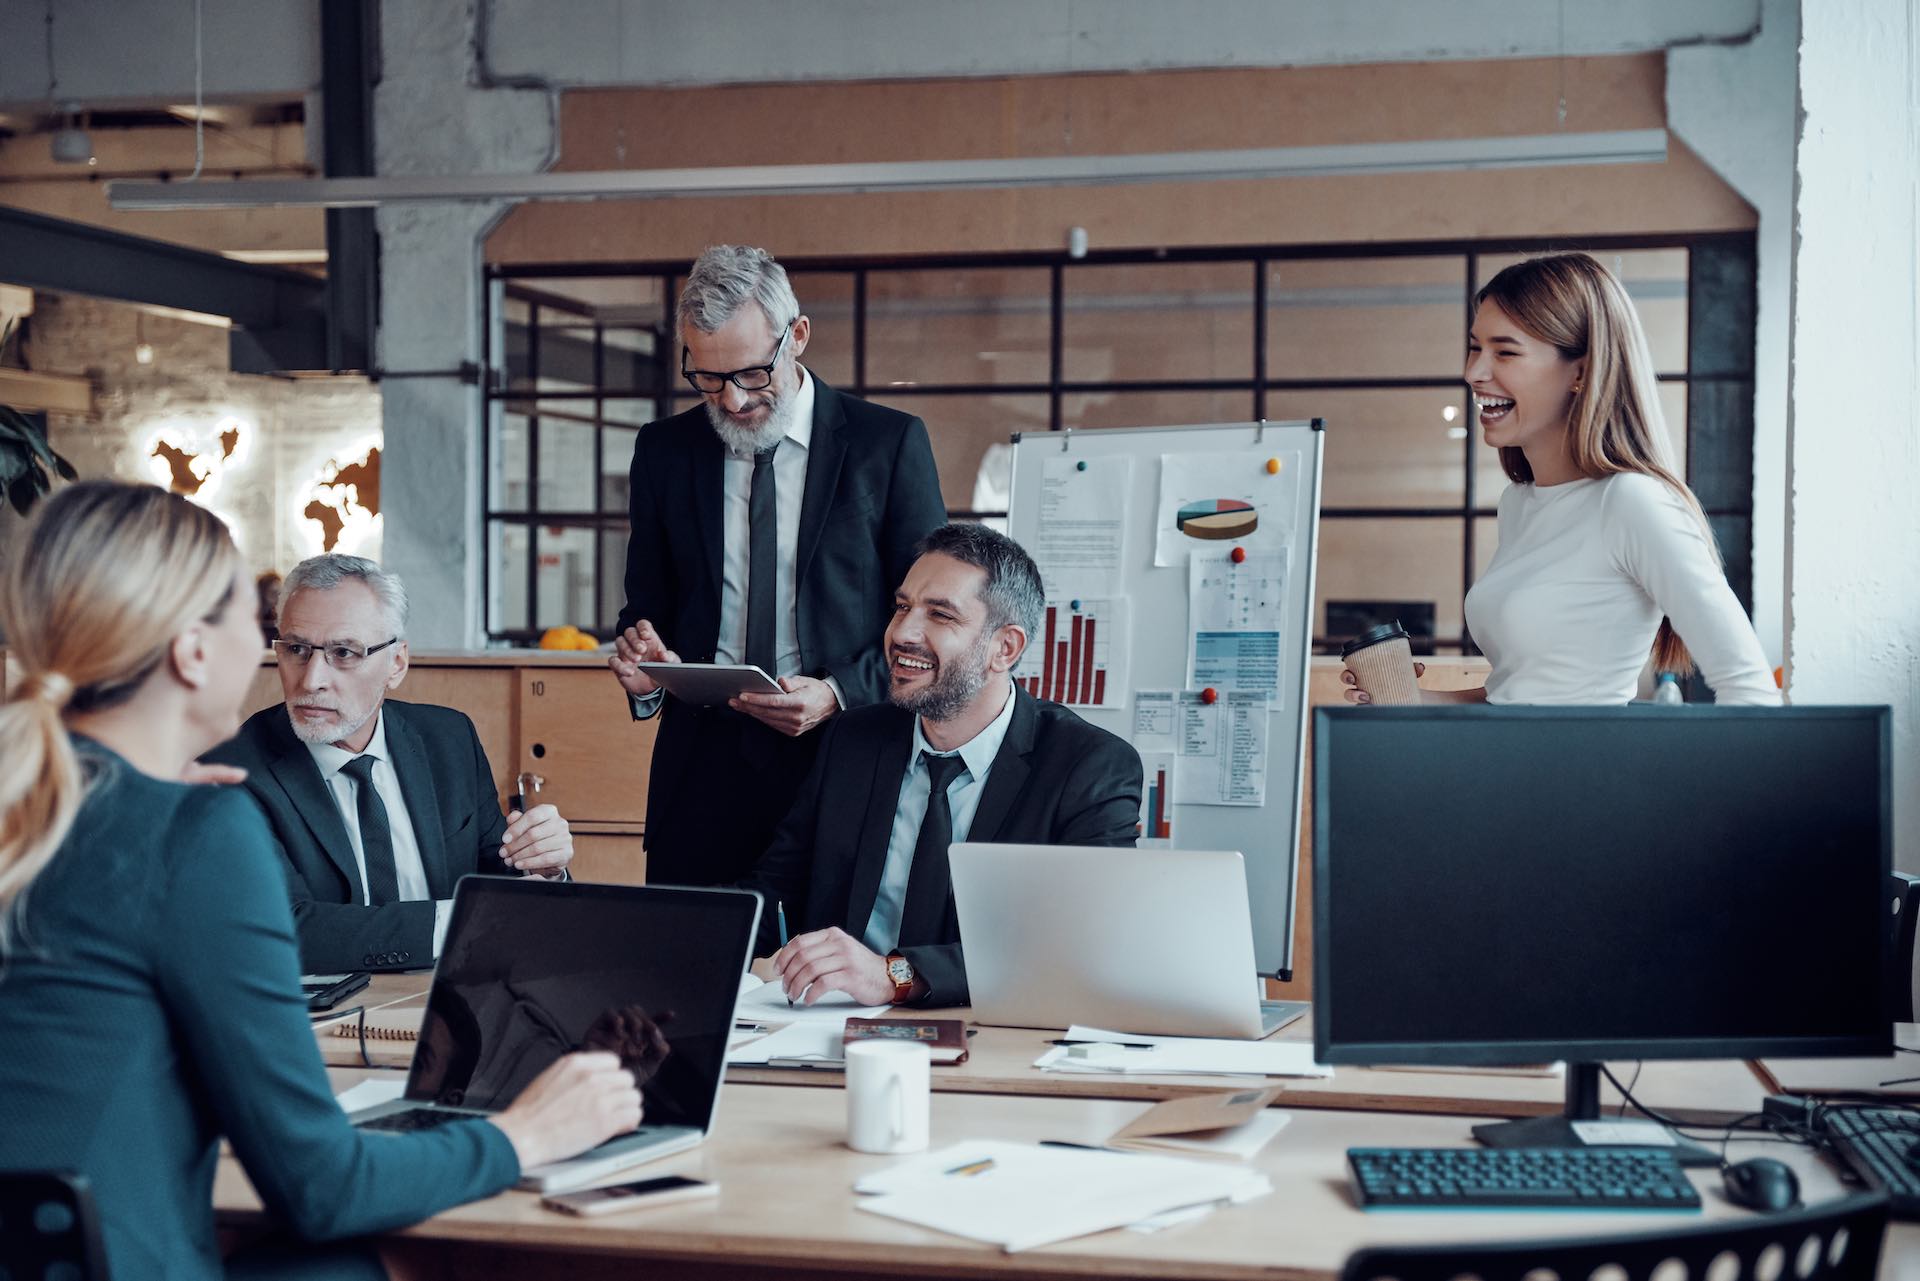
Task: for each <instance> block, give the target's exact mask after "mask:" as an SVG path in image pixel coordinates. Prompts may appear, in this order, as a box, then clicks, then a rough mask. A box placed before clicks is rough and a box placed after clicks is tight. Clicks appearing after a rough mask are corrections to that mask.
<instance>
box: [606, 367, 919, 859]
mask: <svg viewBox="0 0 1920 1281" xmlns="http://www.w3.org/2000/svg"><path fill="white" fill-rule="evenodd" d="M811 376H812V375H811V374H809V377H811ZM725 459H726V451H725V448H724V446H722V445H721V443H720V438H719V437H718V436H716V435H715V434H714V430H713V427H712V425H711V424H710V423H709V422H708V420H707V415H706V409H705V407H704V406H701V405H696V406H694V407H693V408H692V409H689V410H687V411H686V412H685V413H682V414H679V415H676V416H675V417H672V418H668V419H664V420H662V421H660V422H655V423H649V424H648V425H647V426H646V427H645V428H643V429H641V432H640V435H639V438H638V440H637V441H636V442H635V444H634V450H633V470H632V477H631V479H632V487H631V504H632V507H631V512H630V515H631V517H632V533H631V536H630V537H629V539H628V542H627V581H626V587H627V602H626V606H625V608H624V609H622V610H621V611H620V622H619V626H620V628H621V629H622V630H624V629H625V628H627V627H629V626H631V625H632V624H633V623H634V622H635V621H636V620H638V619H642V618H645V619H649V620H651V621H652V623H653V625H654V627H655V628H656V629H657V630H658V631H659V633H660V636H661V639H662V640H664V641H665V642H666V645H667V647H668V648H669V649H671V650H673V651H674V652H676V653H678V654H679V655H680V657H681V658H683V659H685V660H686V661H688V662H711V661H712V660H713V655H714V651H715V649H717V648H718V645H719V637H720V575H721V558H722V554H723V551H724V533H723V504H724V481H723V469H724V464H725ZM945 520H946V507H945V505H944V503H943V501H942V499H941V496H940V480H939V477H938V475H937V474H936V473H935V471H934V465H933V450H932V447H931V445H930V444H929V443H928V440H927V429H926V425H925V424H924V423H922V422H921V421H920V420H919V419H918V418H915V417H913V416H911V415H909V414H903V413H900V412H899V411H897V410H893V409H887V408H885V407H883V406H880V405H874V404H869V403H868V402H866V401H864V400H859V399H856V398H855V397H852V396H846V395H842V394H841V393H840V392H837V391H835V390H834V389H833V388H831V387H829V386H827V385H826V384H825V383H824V382H821V381H820V380H819V379H818V378H815V379H814V406H813V436H812V440H811V443H810V444H809V446H808V452H807V484H806V492H805V495H804V497H803V498H802V499H801V503H800V533H799V542H798V546H797V555H796V566H795V569H796V573H795V579H794V581H795V592H796V597H797V608H796V614H797V616H798V624H799V641H800V657H801V669H802V671H803V673H804V674H806V675H809V676H816V677H823V678H824V677H827V676H832V677H833V678H834V679H835V680H836V681H838V682H839V685H840V690H841V693H842V694H843V695H844V696H845V698H846V702H847V706H849V707H858V706H861V705H863V704H867V703H873V702H877V701H879V700H881V699H883V698H885V697H886V693H887V672H886V660H885V658H884V657H883V656H882V654H881V652H880V646H881V638H882V636H883V634H884V633H885V631H886V628H887V623H888V621H889V619H890V618H891V616H892V610H893V593H894V589H895V588H897V587H899V585H900V582H901V580H902V579H904V578H905V577H906V574H907V569H908V567H909V566H910V565H911V564H912V563H913V547H914V544H915V543H917V542H918V541H919V540H920V539H921V538H922V537H924V536H925V535H926V534H928V533H929V532H931V531H932V530H933V529H935V528H937V527H938V526H939V525H941V524H943V523H944V522H945ZM817 746H818V735H817V734H806V735H803V736H801V738H799V739H789V738H785V737H783V736H782V735H780V734H778V733H776V732H774V731H773V730H770V729H767V728H766V727H765V726H763V725H761V724H760V723H759V722H758V721H755V720H753V719H752V718H751V717H747V716H742V715H741V714H739V713H737V712H734V711H732V710H730V709H728V708H725V707H719V708H704V709H703V708H695V707H690V706H688V705H687V704H684V703H680V702H678V701H677V700H675V699H674V698H672V697H671V696H668V697H667V698H666V699H665V705H664V719H663V720H662V722H661V725H660V736H659V738H658V740H657V742H656V745H655V747H654V753H653V773H652V780H651V784H650V786H649V788H648V793H647V858H648V879H649V880H653V881H676V882H680V883H684V884H717V883H722V882H726V881H732V880H736V879H738V878H739V877H741V876H743V875H745V874H746V872H747V871H748V870H750V869H751V868H752V867H753V865H754V861H755V860H756V859H758V858H759V856H760V854H761V853H762V852H763V851H764V850H765V849H766V847H767V843H768V841H769V840H771V839H772V836H773V830H774V828H775V827H776V826H777V825H778V823H779V821H780V819H781V817H782V816H783V815H784V814H785V813H786V811H787V808H788V806H789V804H790V803H791V801H792V799H793V794H794V790H795V789H796V788H797V787H798V785H799V783H800V780H801V779H802V778H803V777H804V776H805V773H806V769H807V766H808V765H809V764H810V763H811V761H812V757H813V754H814V751H815V750H816V749H817ZM743 775H750V776H751V777H752V780H753V781H752V786H750V787H748V786H743V781H742V780H743Z"/></svg>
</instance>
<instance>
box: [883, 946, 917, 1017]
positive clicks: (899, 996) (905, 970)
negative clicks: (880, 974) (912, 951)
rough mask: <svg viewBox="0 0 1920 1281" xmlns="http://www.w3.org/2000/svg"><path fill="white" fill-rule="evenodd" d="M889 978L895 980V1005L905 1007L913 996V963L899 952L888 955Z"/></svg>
mask: <svg viewBox="0 0 1920 1281" xmlns="http://www.w3.org/2000/svg"><path fill="white" fill-rule="evenodd" d="M887 977H888V978H889V979H891V980H893V1003H894V1004H895V1005H905V1004H906V1003H907V998H908V997H910V996H912V995H913V980H914V977H915V976H914V973H913V963H912V962H911V961H909V960H907V958H906V957H904V956H902V955H900V953H898V952H889V953H888V954H887Z"/></svg>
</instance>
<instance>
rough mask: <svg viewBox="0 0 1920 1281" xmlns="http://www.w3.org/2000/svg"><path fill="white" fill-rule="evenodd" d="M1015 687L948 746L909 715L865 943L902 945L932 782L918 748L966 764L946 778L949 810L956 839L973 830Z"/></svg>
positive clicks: (878, 948) (883, 947)
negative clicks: (906, 749) (936, 744)
mask: <svg viewBox="0 0 1920 1281" xmlns="http://www.w3.org/2000/svg"><path fill="white" fill-rule="evenodd" d="M1015 701H1016V700H1015V698H1014V696H1013V690H1012V689H1011V688H1009V689H1008V690H1007V703H1006V706H1005V707H1002V708H1001V709H1000V714H999V715H998V716H996V717H994V718H993V721H992V723H991V724H989V725H988V726H987V727H986V728H985V729H983V730H981V731H980V732H979V733H978V734H975V735H974V736H973V737H972V738H970V739H968V740H967V741H966V742H965V743H962V744H961V745H960V746H959V747H958V748H956V749H955V750H954V751H951V752H937V751H934V749H933V745H932V744H931V743H929V742H927V738H926V735H925V734H923V733H921V732H920V718H919V717H918V716H916V717H914V718H913V755H912V757H911V758H910V759H909V760H908V762H907V776H906V777H905V778H903V779H901V780H900V799H899V800H898V801H897V802H895V804H894V807H893V832H892V834H891V835H889V836H888V838H887V865H886V867H885V869H884V870H882V872H881V873H880V892H879V893H878V894H876V895H875V896H874V900H873V915H872V916H869V917H868V918H867V932H866V935H865V936H864V937H863V938H862V940H861V941H862V942H864V943H865V944H866V945H867V946H868V947H869V948H871V949H872V950H873V951H875V952H878V953H879V954H880V955H882V956H885V955H886V954H887V953H889V952H891V951H893V949H894V948H896V947H898V946H899V945H900V918H901V916H902V915H903V914H904V913H905V911H906V906H907V879H908V878H909V877H910V876H912V875H913V847H914V846H915V845H916V844H918V843H919V840H920V823H921V820H923V819H924V818H926V816H927V802H928V801H929V800H930V799H931V793H932V783H931V780H930V779H929V777H928V774H927V763H926V761H924V760H922V759H921V757H920V753H922V752H933V754H934V755H935V756H956V755H957V756H958V757H959V758H960V759H961V760H962V761H965V762H966V768H965V769H963V770H961V771H960V772H959V773H958V774H956V775H954V776H953V781H952V782H950V783H948V784H947V808H948V811H949V812H950V813H951V814H952V816H953V839H954V843H955V844H958V843H959V842H961V841H964V840H966V839H967V833H968V832H970V831H972V830H973V816H974V813H975V811H977V810H978V809H979V808H980V795H981V793H983V792H985V791H986V790H987V771H988V770H990V769H992V768H993V758H994V757H996V756H998V755H999V754H1000V744H1001V743H1003V742H1005V741H1006V737H1007V726H1009V725H1011V724H1013V705H1014V703H1015Z"/></svg>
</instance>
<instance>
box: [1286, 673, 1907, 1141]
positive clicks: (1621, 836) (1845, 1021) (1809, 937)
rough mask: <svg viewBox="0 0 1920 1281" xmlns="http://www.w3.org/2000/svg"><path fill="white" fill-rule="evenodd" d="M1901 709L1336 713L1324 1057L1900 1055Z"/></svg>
mask: <svg viewBox="0 0 1920 1281" xmlns="http://www.w3.org/2000/svg"><path fill="white" fill-rule="evenodd" d="M1890 735H1891V719H1890V713H1889V711H1888V709H1887V708H1884V707H1792V708H1736V707H1715V706H1711V705H1690V706H1680V707H1653V706H1634V707H1614V708H1545V707H1513V708H1493V707H1460V706H1451V707H1406V708H1400V707H1393V708H1386V707H1381V708H1321V709H1318V711H1317V713H1316V716H1315V719H1314V808H1313V814H1314V844H1313V897H1314V921H1313V924H1314V935H1313V957H1314V971H1313V1032H1314V1049H1315V1053H1316V1055H1317V1057H1318V1058H1319V1060H1320V1061H1321V1062H1324V1063H1375V1064H1423V1063H1430V1064H1453V1065H1483V1064H1501V1063H1526V1062H1538V1061H1543V1060H1565V1061H1566V1063H1567V1108H1566V1113H1565V1115H1563V1116H1561V1117H1549V1118H1540V1119H1539V1120H1537V1121H1523V1122H1514V1123H1510V1124H1509V1125H1507V1126H1503V1127H1497V1128H1496V1127H1482V1130H1485V1131H1486V1132H1485V1133H1483V1132H1482V1131H1481V1130H1476V1134H1479V1135H1480V1137H1481V1138H1482V1139H1483V1140H1484V1141H1487V1142H1490V1143H1494V1144H1496V1145H1499V1146H1542V1145H1545V1146H1577V1145H1578V1142H1579V1140H1578V1139H1576V1138H1575V1137H1573V1131H1572V1129H1571V1126H1570V1125H1569V1122H1571V1121H1573V1120H1586V1119H1591V1118H1594V1117H1596V1116H1597V1115H1598V1108H1599V1072H1598V1064H1599V1063H1600V1062H1602V1061H1604V1060H1628V1059H1696V1058H1698V1059H1705V1058H1752V1057H1757V1056H1760V1055H1794V1056H1802V1057H1812V1056H1822V1055H1872V1054H1891V1053H1892V1052H1893V1045H1892V1027H1891V1022H1890V1020H1889V1017H1888V1000H1887V996H1886V984H1887V974H1888V964H1887V961H1888V931H1887V930H1886V928H1885V924H1884V914H1885V905H1884V903H1883V902H1882V900H1883V898H1884V890H1883V887H1884V886H1885V885H1886V883H1887V878H1888V873H1889V870H1890V868H1891V865H1892V859H1891V840H1892V837H1891V833H1892V802H1891V785H1890V767H1889V762H1890V759H1891V749H1890Z"/></svg>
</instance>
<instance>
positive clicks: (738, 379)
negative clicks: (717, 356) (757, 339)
mask: <svg viewBox="0 0 1920 1281" xmlns="http://www.w3.org/2000/svg"><path fill="white" fill-rule="evenodd" d="M797 320H799V317H798V316H795V317H794V318H793V320H789V321H788V322H787V327H786V329H785V330H783V331H782V332H781V334H780V342H779V345H778V346H776V347H775V348H774V349H773V359H771V360H769V361H768V362H767V363H766V364H764V365H748V366H747V367H746V368H745V369H736V370H733V371H732V372H731V373H725V374H722V373H718V372H716V371H714V370H711V369H688V368H687V349H686V348H685V347H682V348H681V349H680V376H681V377H682V378H684V379H686V380H687V381H688V382H690V383H692V384H693V389H694V390H695V391H697V392H700V393H701V394H703V395H707V396H711V395H715V394H716V393H718V392H720V391H721V390H722V389H724V388H725V387H726V385H727V384H728V383H732V384H733V385H734V386H736V387H738V388H739V389H740V390H741V391H765V390H766V389H767V388H769V387H771V386H773V370H774V366H776V365H778V364H779V363H780V353H781V352H783V351H785V350H786V349H787V339H788V338H790V337H792V336H793V326H794V323H795V321H797Z"/></svg>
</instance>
